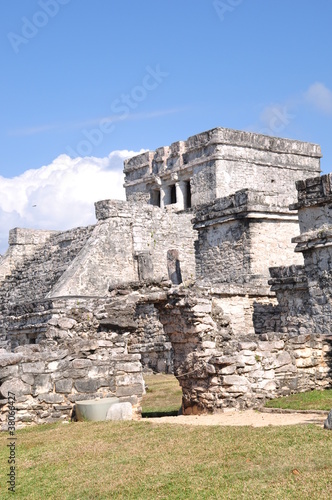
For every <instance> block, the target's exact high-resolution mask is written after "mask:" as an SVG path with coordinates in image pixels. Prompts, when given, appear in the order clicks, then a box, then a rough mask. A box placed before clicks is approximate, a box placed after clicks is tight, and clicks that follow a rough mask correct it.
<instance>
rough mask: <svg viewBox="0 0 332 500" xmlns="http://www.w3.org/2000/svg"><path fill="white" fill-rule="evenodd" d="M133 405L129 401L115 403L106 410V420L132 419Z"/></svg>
mask: <svg viewBox="0 0 332 500" xmlns="http://www.w3.org/2000/svg"><path fill="white" fill-rule="evenodd" d="M132 418H133V407H132V405H131V403H115V404H113V405H111V406H110V408H109V409H108V411H107V415H106V420H112V421H117V420H132Z"/></svg>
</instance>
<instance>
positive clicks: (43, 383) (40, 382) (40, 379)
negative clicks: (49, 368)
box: [33, 374, 53, 396]
mask: <svg viewBox="0 0 332 500" xmlns="http://www.w3.org/2000/svg"><path fill="white" fill-rule="evenodd" d="M52 390H53V384H52V382H51V377H50V376H49V375H44V374H39V375H37V376H36V377H35V384H34V387H33V395H34V396H37V395H38V394H45V393H46V392H51V391H52Z"/></svg>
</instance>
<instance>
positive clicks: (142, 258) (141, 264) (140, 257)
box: [136, 251, 153, 281]
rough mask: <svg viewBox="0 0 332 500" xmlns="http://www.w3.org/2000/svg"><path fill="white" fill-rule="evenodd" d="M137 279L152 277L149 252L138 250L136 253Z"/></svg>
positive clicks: (142, 279) (145, 279)
mask: <svg viewBox="0 0 332 500" xmlns="http://www.w3.org/2000/svg"><path fill="white" fill-rule="evenodd" d="M136 258H137V268H138V279H139V281H151V280H152V279H153V262H152V257H151V253H150V252H148V251H145V252H139V253H138V254H137V255H136Z"/></svg>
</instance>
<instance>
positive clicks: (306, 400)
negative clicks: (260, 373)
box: [265, 389, 332, 411]
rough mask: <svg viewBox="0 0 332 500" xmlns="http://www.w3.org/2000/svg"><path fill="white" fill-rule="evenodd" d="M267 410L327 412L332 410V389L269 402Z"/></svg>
mask: <svg viewBox="0 0 332 500" xmlns="http://www.w3.org/2000/svg"><path fill="white" fill-rule="evenodd" d="M265 407H266V408H283V409H289V410H327V411H330V410H331V408H332V389H327V390H325V391H316V390H315V391H310V392H300V393H299V394H292V395H291V396H286V397H284V398H277V399H272V400H271V401H268V402H267V403H266V404H265Z"/></svg>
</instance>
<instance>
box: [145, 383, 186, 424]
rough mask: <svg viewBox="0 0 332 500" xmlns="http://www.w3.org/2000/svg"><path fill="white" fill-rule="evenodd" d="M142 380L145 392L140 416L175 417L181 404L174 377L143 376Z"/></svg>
mask: <svg viewBox="0 0 332 500" xmlns="http://www.w3.org/2000/svg"><path fill="white" fill-rule="evenodd" d="M144 380H145V384H146V386H147V390H146V395H145V396H144V398H143V404H142V416H143V417H152V416H155V417H157V416H163V415H177V414H178V411H179V409H180V407H181V403H182V391H181V387H180V385H179V382H178V381H177V379H176V378H175V377H174V375H163V374H159V375H145V376H144Z"/></svg>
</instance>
